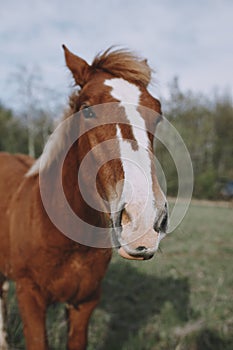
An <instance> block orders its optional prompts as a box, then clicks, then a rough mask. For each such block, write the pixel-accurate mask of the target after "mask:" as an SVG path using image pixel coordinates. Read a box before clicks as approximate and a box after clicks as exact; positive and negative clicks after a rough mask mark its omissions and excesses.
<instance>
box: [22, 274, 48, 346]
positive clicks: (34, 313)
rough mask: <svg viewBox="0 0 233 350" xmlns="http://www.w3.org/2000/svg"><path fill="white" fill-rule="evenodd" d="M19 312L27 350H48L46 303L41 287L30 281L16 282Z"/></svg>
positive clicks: (26, 279)
mask: <svg viewBox="0 0 233 350" xmlns="http://www.w3.org/2000/svg"><path fill="white" fill-rule="evenodd" d="M16 292H17V299H18V304H19V310H20V314H21V318H22V322H23V331H24V336H25V341H26V348H27V350H48V343H47V338H46V328H45V322H46V302H45V300H44V298H43V296H42V295H41V292H40V289H39V287H38V286H37V285H36V284H35V283H34V282H33V281H32V280H30V279H28V278H22V279H20V280H17V281H16Z"/></svg>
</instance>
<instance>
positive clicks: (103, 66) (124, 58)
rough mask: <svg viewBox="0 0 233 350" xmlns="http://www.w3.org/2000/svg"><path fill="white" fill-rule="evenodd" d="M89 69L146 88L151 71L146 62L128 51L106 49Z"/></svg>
mask: <svg viewBox="0 0 233 350" xmlns="http://www.w3.org/2000/svg"><path fill="white" fill-rule="evenodd" d="M91 69H92V70H93V71H96V70H102V71H105V72H108V73H110V74H112V75H114V76H116V77H119V78H123V79H125V80H128V81H133V82H137V83H139V84H142V85H143V86H145V87H146V86H147V85H148V84H149V83H150V81H151V73H152V70H151V68H150V67H149V66H148V64H147V61H146V60H142V59H141V58H140V57H138V56H137V55H135V54H134V53H132V52H131V51H129V50H125V49H113V47H110V48H108V49H107V50H106V51H104V52H102V53H99V54H98V55H97V56H96V57H95V58H94V60H93V62H92V65H91Z"/></svg>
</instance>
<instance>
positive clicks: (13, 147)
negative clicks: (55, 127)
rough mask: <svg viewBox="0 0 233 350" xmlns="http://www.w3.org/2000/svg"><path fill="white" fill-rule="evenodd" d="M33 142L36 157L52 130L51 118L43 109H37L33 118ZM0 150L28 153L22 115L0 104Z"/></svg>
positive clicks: (26, 130)
mask: <svg viewBox="0 0 233 350" xmlns="http://www.w3.org/2000/svg"><path fill="white" fill-rule="evenodd" d="M32 131H33V142H34V147H35V155H36V157H38V156H39V155H40V154H41V152H42V150H43V147H44V144H45V142H46V139H47V137H48V134H49V133H51V131H52V120H51V118H50V117H49V116H48V115H46V114H45V113H44V112H43V111H37V113H36V115H35V116H34V119H33V130H32ZM0 151H4V152H10V153H24V154H28V127H27V122H26V120H25V118H24V116H23V115H21V116H16V115H14V114H13V112H12V111H11V110H9V109H7V108H5V107H4V106H3V105H1V104H0Z"/></svg>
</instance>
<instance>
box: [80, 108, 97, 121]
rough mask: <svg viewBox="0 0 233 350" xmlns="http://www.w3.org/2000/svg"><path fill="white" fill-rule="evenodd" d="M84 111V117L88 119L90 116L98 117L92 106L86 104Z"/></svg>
mask: <svg viewBox="0 0 233 350" xmlns="http://www.w3.org/2000/svg"><path fill="white" fill-rule="evenodd" d="M82 113H83V115H84V117H85V118H86V119H90V118H95V117H96V115H95V112H94V111H93V109H92V108H91V107H88V106H86V107H84V108H83V109H82Z"/></svg>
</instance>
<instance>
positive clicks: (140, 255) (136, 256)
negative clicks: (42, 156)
mask: <svg viewBox="0 0 233 350" xmlns="http://www.w3.org/2000/svg"><path fill="white" fill-rule="evenodd" d="M154 253H155V252H152V251H151V250H149V249H147V248H146V247H143V246H139V247H138V248H136V250H130V251H129V252H128V251H127V250H126V249H125V248H124V247H120V248H119V249H118V254H119V255H120V256H121V257H122V258H124V259H128V260H149V259H151V258H153V256H154Z"/></svg>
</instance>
